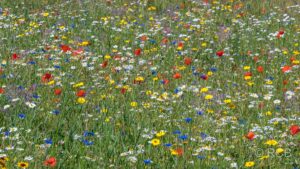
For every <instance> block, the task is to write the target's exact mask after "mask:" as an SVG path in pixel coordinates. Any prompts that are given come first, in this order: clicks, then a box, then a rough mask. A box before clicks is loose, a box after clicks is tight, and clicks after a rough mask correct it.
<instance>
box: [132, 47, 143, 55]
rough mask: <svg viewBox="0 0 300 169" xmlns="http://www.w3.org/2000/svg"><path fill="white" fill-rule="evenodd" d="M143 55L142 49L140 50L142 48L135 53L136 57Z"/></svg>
mask: <svg viewBox="0 0 300 169" xmlns="http://www.w3.org/2000/svg"><path fill="white" fill-rule="evenodd" d="M141 53H142V49H140V48H138V49H136V50H135V51H134V55H135V56H140V55H141Z"/></svg>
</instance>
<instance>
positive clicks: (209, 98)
mask: <svg viewBox="0 0 300 169" xmlns="http://www.w3.org/2000/svg"><path fill="white" fill-rule="evenodd" d="M213 98H214V96H213V95H210V94H208V95H206V96H205V100H211V99H213Z"/></svg>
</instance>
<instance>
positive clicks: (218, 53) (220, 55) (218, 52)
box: [216, 50, 224, 57]
mask: <svg viewBox="0 0 300 169" xmlns="http://www.w3.org/2000/svg"><path fill="white" fill-rule="evenodd" d="M216 55H217V56H219V57H222V56H223V55H224V51H223V50H219V51H217V52H216Z"/></svg>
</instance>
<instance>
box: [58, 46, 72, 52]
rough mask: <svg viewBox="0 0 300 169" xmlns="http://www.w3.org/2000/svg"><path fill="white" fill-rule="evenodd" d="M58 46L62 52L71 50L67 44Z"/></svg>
mask: <svg viewBox="0 0 300 169" xmlns="http://www.w3.org/2000/svg"><path fill="white" fill-rule="evenodd" d="M60 48H61V50H62V51H63V52H68V51H70V50H71V48H70V47H69V46H68V45H61V46H60Z"/></svg>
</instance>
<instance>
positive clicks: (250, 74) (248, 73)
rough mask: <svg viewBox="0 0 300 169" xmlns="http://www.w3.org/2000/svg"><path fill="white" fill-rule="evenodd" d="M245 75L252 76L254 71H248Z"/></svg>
mask: <svg viewBox="0 0 300 169" xmlns="http://www.w3.org/2000/svg"><path fill="white" fill-rule="evenodd" d="M244 76H252V73H251V72H246V73H244Z"/></svg>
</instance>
